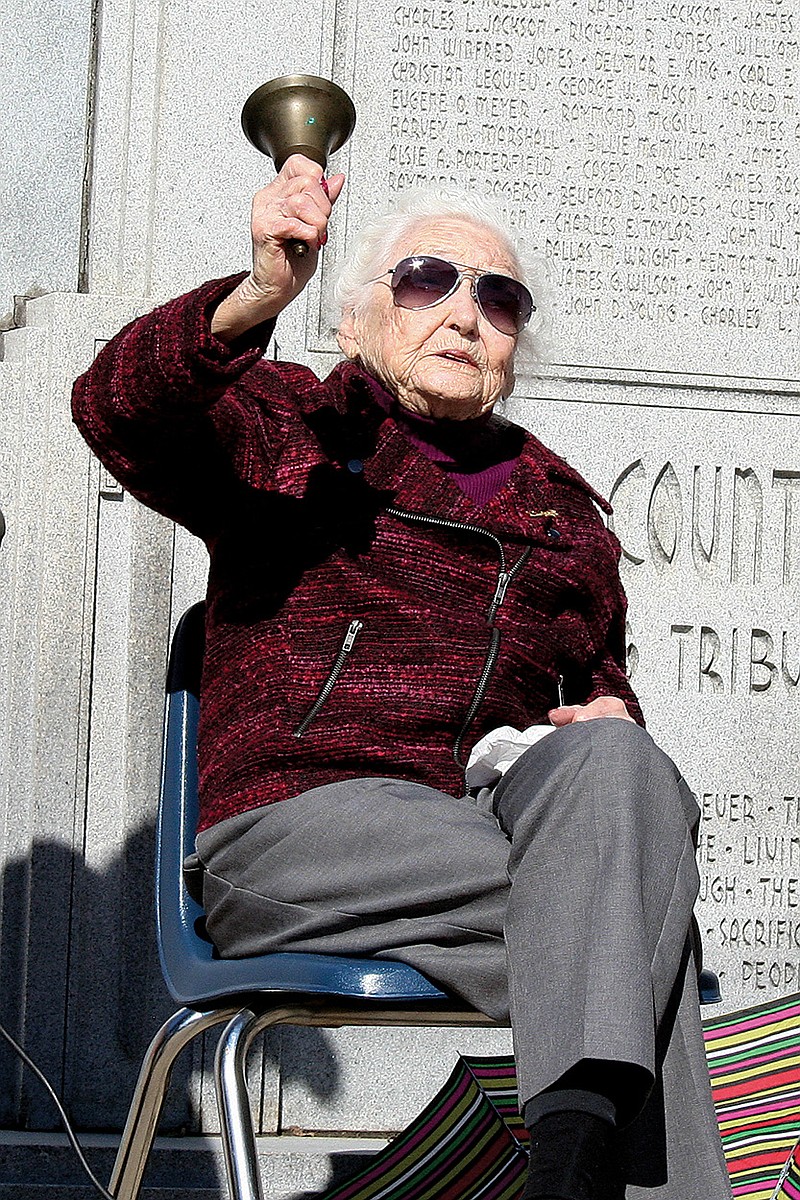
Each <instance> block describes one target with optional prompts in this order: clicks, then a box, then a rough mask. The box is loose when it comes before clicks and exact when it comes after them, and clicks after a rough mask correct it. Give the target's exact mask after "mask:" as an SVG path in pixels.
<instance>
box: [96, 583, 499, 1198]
mask: <svg viewBox="0 0 800 1200" xmlns="http://www.w3.org/2000/svg"><path fill="white" fill-rule="evenodd" d="M203 619H204V606H203V605H202V604H196V605H194V607H193V608H190V609H189V610H188V612H186V613H185V614H184V616H183V617H182V618H181V620H180V622H179V624H178V627H177V629H176V631H175V636H174V639H173V645H172V655H171V659H170V668H169V676H168V681H167V712H166V720H165V736H164V756H163V765H162V780H161V797H160V803H159V813H158V824H157V829H156V918H157V935H158V949H159V956H160V959H161V969H162V971H163V974H164V979H165V982H166V984H167V987H168V988H169V991H170V993H171V995H172V997H173V999H174V1000H176V1001H177V1002H178V1003H179V1004H180V1005H182V1007H181V1008H180V1010H179V1011H178V1012H177V1013H176V1014H175V1015H174V1016H173V1017H171V1018H170V1019H169V1020H168V1021H167V1022H166V1023H165V1024H164V1025H163V1026H162V1028H161V1029H160V1030H159V1032H158V1033H157V1034H156V1036H155V1038H154V1039H153V1041H152V1042H151V1044H150V1047H149V1049H148V1051H147V1054H146V1055H145V1058H144V1062H143V1064H142V1068H141V1070H140V1073H139V1079H138V1081H137V1085H136V1090H135V1092H134V1097H133V1100H132V1102H131V1107H130V1110H129V1113H128V1119H127V1122H126V1125H125V1129H124V1131H123V1134H122V1138H121V1141H120V1146H119V1151H118V1154H117V1159H116V1162H115V1164H114V1169H113V1172H112V1175H111V1181H110V1184H109V1191H110V1192H111V1193H112V1195H113V1196H115V1197H116V1200H135V1198H136V1197H137V1196H138V1194H139V1190H140V1187H141V1180H142V1175H143V1173H144V1169H145V1166H146V1163H147V1158H148V1156H149V1153H150V1150H151V1147H152V1143H153V1138H154V1137H155V1132H156V1126H157V1124H158V1118H159V1115H160V1112H161V1108H162V1105H163V1101H164V1096H165V1094H166V1090H167V1086H168V1084H169V1079H170V1075H171V1072H172V1067H173V1065H174V1063H175V1060H176V1058H177V1056H178V1054H179V1053H180V1051H181V1050H182V1049H183V1048H184V1046H186V1045H188V1043H189V1042H190V1041H192V1039H193V1038H195V1037H196V1036H197V1035H198V1034H200V1033H202V1032H204V1031H205V1030H207V1029H209V1028H211V1027H212V1026H214V1025H222V1024H224V1026H225V1028H224V1030H223V1032H222V1034H221V1036H220V1039H219V1042H218V1044H217V1052H216V1061H215V1079H216V1090H217V1101H218V1104H219V1109H220V1125H221V1131H222V1141H223V1148H224V1153H225V1165H226V1171H227V1176H228V1186H229V1190H230V1195H231V1198H232V1200H262V1191H261V1183H260V1179H259V1172H258V1164H257V1156H256V1146H255V1135H254V1131H253V1125H252V1118H251V1114H250V1105H249V1102H248V1096H247V1084H246V1078H245V1062H246V1059H247V1052H248V1049H249V1047H250V1044H251V1042H252V1041H253V1038H254V1037H255V1036H256V1034H258V1033H259V1032H260V1031H262V1030H263V1029H265V1028H266V1027H267V1026H269V1025H277V1024H292V1025H316V1026H324V1027H327V1028H336V1027H338V1026H343V1025H439V1026H459V1025H461V1026H476V1025H494V1024H496V1022H493V1021H491V1020H490V1019H489V1018H488V1017H486V1016H485V1015H484V1014H483V1013H479V1012H477V1011H476V1010H475V1009H472V1008H469V1007H467V1006H465V1005H464V1004H463V1002H460V1001H458V1000H455V999H453V998H452V997H450V996H448V995H446V994H445V993H444V992H442V991H441V990H440V989H439V988H438V987H436V986H435V985H434V984H432V983H430V982H429V981H428V980H427V979H426V978H425V977H424V976H423V975H421V974H420V973H419V972H418V971H416V970H414V969H413V967H409V966H407V965H406V964H405V963H398V962H387V961H385V960H383V959H380V960H379V959H351V958H344V957H338V956H334V955H321V954H265V955H260V956H258V957H254V958H244V959H221V958H219V957H218V956H217V955H216V953H215V950H214V947H213V946H212V944H211V942H210V941H209V940H208V939H207V938H206V937H205V936H204V918H203V910H202V908H201V907H200V905H199V904H197V903H196V901H195V900H193V899H192V897H191V896H190V895H189V893H188V891H187V889H186V884H185V879H184V874H183V864H184V860H185V859H186V858H187V856H189V855H191V854H192V853H193V852H194V834H195V827H196V824H197V812H198V801H197V761H196V754H195V748H196V743H197V720H198V711H199V704H198V693H199V681H200V667H201V662H202V652H203Z"/></svg>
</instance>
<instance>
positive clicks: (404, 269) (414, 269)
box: [370, 254, 536, 337]
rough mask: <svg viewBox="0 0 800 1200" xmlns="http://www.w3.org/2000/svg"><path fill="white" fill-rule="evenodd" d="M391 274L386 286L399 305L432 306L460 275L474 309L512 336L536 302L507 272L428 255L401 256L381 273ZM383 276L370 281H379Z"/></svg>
mask: <svg viewBox="0 0 800 1200" xmlns="http://www.w3.org/2000/svg"><path fill="white" fill-rule="evenodd" d="M385 274H386V275H391V277H392V278H391V282H390V283H387V287H390V288H391V289H392V295H393V297H394V302H395V304H396V305H398V307H399V308H410V309H417V308H433V306H434V304H441V302H442V301H443V300H446V299H447V298H448V296H452V295H453V293H454V292H455V290H456V288H457V287H458V286H459V284H460V283H461V280H462V279H464V278H467V279H469V281H470V290H471V292H472V297H473V299H474V301H475V303H476V304H477V306H478V309H479V310H480V312H481V313H482V314H483V316H484V317H485V318H486V320H487V321H488V322H489V324H490V325H493V326H494V327H495V329H499V331H500V333H505V334H507V335H508V336H509V337H516V335H517V334H518V333H520V332H521V331H522V330H523V329H524V328H525V326H526V325H527V324H528V321H530V319H531V314H532V313H534V312H535V311H536V305H535V304H534V303H533V297H532V296H531V294H530V292H529V291H528V289H527V288H526V287H525V284H524V283H520V282H519V280H518V279H512V278H511V276H510V275H495V274H494V273H493V272H492V271H484V270H482V268H481V267H468V266H465V264H464V263H451V262H447V260H446V259H444V258H435V257H434V256H433V255H432V254H415V255H414V256H413V257H412V258H403V259H401V260H400V262H399V263H398V264H397V266H396V267H391V268H390V270H388V271H386V272H385ZM383 282H385V281H384V279H383V277H382V276H380V277H379V278H378V279H372V280H370V283H383Z"/></svg>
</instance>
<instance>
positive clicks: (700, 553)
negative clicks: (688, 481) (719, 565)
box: [692, 467, 722, 574]
mask: <svg viewBox="0 0 800 1200" xmlns="http://www.w3.org/2000/svg"><path fill="white" fill-rule="evenodd" d="M700 470H701V468H700V467H695V469H694V479H693V481H692V558H693V559H694V565H695V566H696V567H697V570H698V571H699V572H700V573H701V574H705V573H706V568H707V567H708V566H709V564H710V563H711V562H712V560H713V559H714V558H715V557H716V554H717V549H718V541H719V522H720V514H721V512H722V487H721V475H722V467H715V468H714V501H713V511H712V516H711V535H710V537H709V542H708V549H707V550H706V548H705V546H704V545H703V538H702V535H701V533H700Z"/></svg>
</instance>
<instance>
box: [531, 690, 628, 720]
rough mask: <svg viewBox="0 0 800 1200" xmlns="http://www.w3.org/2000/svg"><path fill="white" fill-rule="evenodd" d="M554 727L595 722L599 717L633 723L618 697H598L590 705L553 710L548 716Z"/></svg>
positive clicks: (573, 705)
mask: <svg viewBox="0 0 800 1200" xmlns="http://www.w3.org/2000/svg"><path fill="white" fill-rule="evenodd" d="M547 715H548V717H549V718H550V721H551V723H552V724H553V725H572V724H573V723H574V722H575V721H595V720H597V718H598V717H617V718H619V720H621V721H633V717H632V716H631V715H630V713H629V712H628V710H627V708H626V707H625V702H624V701H623V700H620V699H619V697H618V696H598V697H597V699H596V700H591V701H590V702H589V703H588V704H563V705H561V707H560V708H551V709H550V711H549V713H548V714H547Z"/></svg>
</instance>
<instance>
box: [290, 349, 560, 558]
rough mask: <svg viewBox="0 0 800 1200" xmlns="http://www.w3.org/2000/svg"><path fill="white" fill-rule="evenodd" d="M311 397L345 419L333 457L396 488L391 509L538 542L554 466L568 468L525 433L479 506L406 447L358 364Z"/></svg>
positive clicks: (375, 482)
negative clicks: (510, 465)
mask: <svg viewBox="0 0 800 1200" xmlns="http://www.w3.org/2000/svg"><path fill="white" fill-rule="evenodd" d="M376 389H378V393H382V394H383V396H388V398H389V409H390V411H388V412H387V411H386V408H385V407H384V404H382V403H381V402H380V401H379V399H378V394H376ZM310 399H311V402H312V406H313V407H314V408H315V409H316V410H317V411H318V412H319V411H320V410H321V409H323V408H325V407H327V406H330V405H331V404H333V405H334V406H335V408H336V409H337V411H338V412H339V413H340V414H341V415H342V416H344V417H345V420H346V424H347V426H348V427H349V430H350V433H349V435H348V432H347V431H344V433H343V441H342V446H341V449H340V452H339V454H338V455H337V457H338V459H339V461H340V462H341V463H342V465H343V466H344V467H345V468H346V469H347V467H348V464H349V467H350V469H353V468H355V469H356V470H358V471H359V472H360V471H361V470H362V469H363V476H364V480H365V482H366V483H368V484H369V485H370V486H371V487H373V488H376V489H380V490H389V491H390V492H391V493H393V494H394V499H393V501H392V504H393V505H394V507H396V508H400V509H403V510H405V511H408V512H417V513H423V514H425V515H427V516H433V517H439V518H444V519H447V520H452V521H459V522H462V523H464V524H468V525H477V526H480V527H481V528H483V529H486V530H489V531H490V532H492V533H497V534H505V535H507V536H510V537H516V538H519V537H523V538H526V539H528V538H533V539H534V540H537V541H538V540H539V539H540V538H543V537H544V535H545V533H546V532H547V528H548V525H549V523H550V521H551V518H550V517H549V515H548V514H549V513H550V512H551V511H552V510H553V505H554V477H555V476H556V475H557V474H558V473H559V466H561V467H563V468H564V469H565V471H566V472H569V473H570V474H573V472H572V471H571V468H569V467H568V466H567V464H566V463H563V462H562V460H561V459H559V458H558V457H557V456H556V455H555V454H553V453H552V451H550V450H548V449H547V448H546V447H545V446H543V445H542V443H541V442H539V441H538V439H536V438H535V437H534V436H533V435H532V434H530V433H528V432H526V431H523V432H524V440H523V443H522V447H521V451H520V457H519V461H518V462H517V464H516V466H515V468H514V470H513V471H512V473H511V476H510V477H509V479H508V480H507V482H506V483H505V484H504V485H503V487H502V488H500V490H499V491H498V492H497V493H496V495H495V496H493V497H492V499H491V500H490V501H489V503H488V504H486V505H484V506H482V507H478V506H477V505H475V504H474V503H473V501H472V500H471V499H470V498H469V496H467V495H465V493H464V492H463V491H462V490H461V489H460V488H459V487H458V485H457V484H455V483H454V482H453V481H452V479H450V478H449V476H448V474H447V472H445V471H442V470H441V469H440V468H439V467H438V466H437V465H436V463H434V462H432V461H430V459H428V458H427V457H426V456H425V454H423V453H422V451H421V450H419V449H417V447H415V446H414V445H412V443H411V442H410V441H409V440H408V437H407V436H406V434H405V432H404V431H403V429H402V428H401V425H400V424H399V423H398V420H397V419H396V417H395V416H393V415H392V412H391V408H392V404H393V398H392V397H391V396H389V394H388V393H386V392H385V391H384V389H383V388H382V387H381V385H380V384H378V383H377V382H376V381H375V380H374V379H373V378H372V377H371V376H370V375H368V374H367V372H366V371H364V369H363V368H362V367H360V366H359V365H358V364H356V363H353V362H350V361H347V362H343V363H339V365H338V366H336V367H335V368H334V369H333V371H332V372H331V373H330V375H329V376H328V377H327V379H325V380H324V381H323V382H322V383H320V385H319V388H315V389H314V391H313V393H312V395H311V397H310ZM479 419H481V418H479ZM577 478H578V479H579V478H580V477H579V476H578V477H577ZM581 482H582V481H581ZM562 544H563V543H562Z"/></svg>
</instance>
